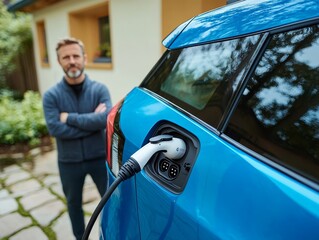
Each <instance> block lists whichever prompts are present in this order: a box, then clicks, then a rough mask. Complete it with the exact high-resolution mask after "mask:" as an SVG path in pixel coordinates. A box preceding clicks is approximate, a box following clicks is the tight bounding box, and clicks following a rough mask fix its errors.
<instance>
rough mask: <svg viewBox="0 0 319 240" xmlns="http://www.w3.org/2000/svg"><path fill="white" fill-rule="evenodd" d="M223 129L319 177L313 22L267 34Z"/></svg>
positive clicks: (317, 45)
mask: <svg viewBox="0 0 319 240" xmlns="http://www.w3.org/2000/svg"><path fill="white" fill-rule="evenodd" d="M225 133H226V134H227V135H228V136H230V137H231V138H233V139H235V140H236V141H238V142H240V143H241V144H243V145H245V146H246V147H248V148H250V149H253V150H254V151H256V152H258V153H259V154H261V155H264V156H265V157H267V158H270V159H272V160H273V161H276V162H277V163H280V164H281V165H284V166H286V167H288V168H290V169H291V170H293V171H295V172H298V173H299V174H302V175H303V176H305V177H307V178H309V179H311V180H313V181H316V182H317V183H319V31H318V25H316V26H311V27H306V28H302V29H298V30H294V31H288V32H284V33H280V34H276V35H273V36H272V39H271V41H270V43H269V45H268V47H267V49H266V51H265V53H264V54H263V57H262V59H261V60H260V62H259V64H258V66H257V68H256V71H255V73H254V75H253V76H252V78H251V79H250V80H249V82H248V84H247V86H246V88H245V89H244V91H243V94H242V97H241V100H240V101H239V103H238V106H237V108H236V110H235V111H234V114H233V115H232V117H231V118H230V122H229V125H228V127H227V128H226V131H225Z"/></svg>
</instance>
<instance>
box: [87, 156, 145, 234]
mask: <svg viewBox="0 0 319 240" xmlns="http://www.w3.org/2000/svg"><path fill="white" fill-rule="evenodd" d="M139 171H141V168H140V165H139V164H138V163H137V162H136V161H135V160H134V159H131V158H130V159H129V160H128V161H127V162H126V163H125V164H124V165H123V166H122V167H121V169H120V171H119V174H118V176H117V178H116V179H115V180H114V182H113V183H112V184H111V186H110V187H109V188H108V189H107V191H106V193H105V194H104V196H103V197H102V199H101V201H100V202H99V204H98V205H97V207H96V208H95V210H94V212H93V214H92V216H91V218H90V221H89V222H88V225H87V227H86V229H85V232H84V234H83V236H82V240H87V239H88V238H89V235H90V233H91V230H92V228H93V225H94V223H95V221H96V219H97V217H98V216H99V214H100V212H101V211H102V209H103V207H104V205H105V203H106V202H107V200H108V199H109V198H110V196H111V195H112V193H113V192H114V190H115V189H116V188H117V186H118V185H119V184H120V183H121V182H123V181H125V180H126V179H129V178H130V177H132V176H134V175H135V174H136V173H138V172H139Z"/></svg>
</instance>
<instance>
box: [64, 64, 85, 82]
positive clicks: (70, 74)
mask: <svg viewBox="0 0 319 240" xmlns="http://www.w3.org/2000/svg"><path fill="white" fill-rule="evenodd" d="M71 68H77V67H76V66H74V65H71V66H70V67H69V68H68V69H66V70H64V72H65V74H66V75H67V76H68V77H69V78H72V79H76V78H78V77H80V76H81V74H82V73H83V70H84V68H82V69H79V68H77V70H76V71H75V72H74V71H71Z"/></svg>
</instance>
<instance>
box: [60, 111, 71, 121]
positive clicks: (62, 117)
mask: <svg viewBox="0 0 319 240" xmlns="http://www.w3.org/2000/svg"><path fill="white" fill-rule="evenodd" d="M68 116H69V114H68V113H67V112H62V113H60V121H61V122H63V123H66V121H67V120H68Z"/></svg>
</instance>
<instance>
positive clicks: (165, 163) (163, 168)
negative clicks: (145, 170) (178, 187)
mask: <svg viewBox="0 0 319 240" xmlns="http://www.w3.org/2000/svg"><path fill="white" fill-rule="evenodd" d="M159 168H160V171H161V172H166V171H167V170H168V168H169V162H168V161H167V160H165V159H162V160H161V161H160V164H159Z"/></svg>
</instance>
